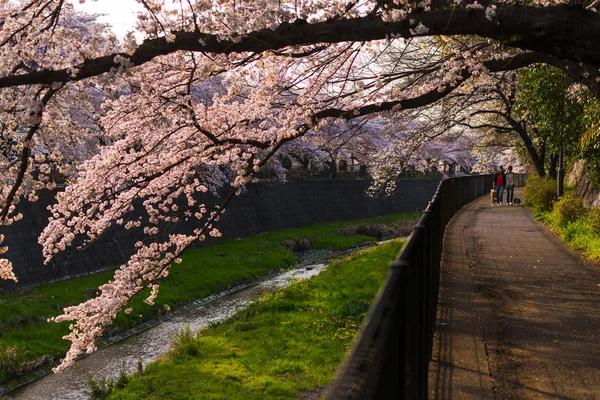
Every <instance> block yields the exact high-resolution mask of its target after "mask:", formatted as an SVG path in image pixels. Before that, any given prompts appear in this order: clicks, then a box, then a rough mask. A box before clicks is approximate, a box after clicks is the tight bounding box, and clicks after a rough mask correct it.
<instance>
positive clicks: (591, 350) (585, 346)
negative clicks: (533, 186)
mask: <svg viewBox="0 0 600 400" xmlns="http://www.w3.org/2000/svg"><path fill="white" fill-rule="evenodd" d="M516 196H517V197H519V198H522V191H518V190H517V194H516ZM445 240H446V243H445V249H447V251H446V253H445V263H444V267H443V269H442V286H441V291H440V304H439V307H438V323H437V324H438V327H437V328H438V329H437V332H436V339H435V342H434V349H433V356H432V362H431V363H430V372H429V391H430V398H431V399H461V400H462V399H511V400H512V399H600V265H597V264H593V263H590V262H584V261H582V259H581V258H580V257H579V256H578V255H576V254H574V253H572V252H571V251H569V249H568V248H567V247H566V246H565V245H563V244H562V243H561V242H559V241H558V240H557V239H556V238H554V237H553V236H552V235H551V234H548V233H547V232H545V231H544V229H543V228H542V227H540V225H539V224H538V223H537V222H536V221H535V220H534V219H533V217H532V215H531V213H530V212H529V211H528V210H527V209H526V208H525V207H522V206H513V207H510V206H505V207H491V206H490V204H489V199H487V198H486V199H480V200H477V201H475V202H474V203H472V204H470V205H468V206H467V207H465V209H463V211H461V212H460V213H459V214H458V215H457V216H456V217H455V219H454V220H453V221H452V222H451V224H450V226H449V228H448V231H447V235H446V239H445Z"/></svg>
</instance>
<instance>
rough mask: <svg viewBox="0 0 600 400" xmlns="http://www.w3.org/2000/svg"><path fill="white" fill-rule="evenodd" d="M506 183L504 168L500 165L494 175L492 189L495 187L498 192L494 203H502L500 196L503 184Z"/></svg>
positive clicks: (498, 204) (502, 192) (502, 191)
mask: <svg viewBox="0 0 600 400" xmlns="http://www.w3.org/2000/svg"><path fill="white" fill-rule="evenodd" d="M505 185H506V175H505V174H504V168H502V166H500V168H498V172H496V175H494V189H496V193H498V198H497V200H496V205H497V206H501V205H502V197H503V195H504V186H505Z"/></svg>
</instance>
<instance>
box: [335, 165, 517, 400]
mask: <svg viewBox="0 0 600 400" xmlns="http://www.w3.org/2000/svg"><path fill="white" fill-rule="evenodd" d="M492 182H493V175H478V176H467V177H457V178H448V179H444V180H443V181H442V182H440V185H439V186H438V188H437V191H436V193H435V195H434V196H433V199H432V200H431V202H430V203H429V205H428V206H427V208H426V209H425V212H424V213H423V216H422V217H421V219H420V220H419V222H418V223H417V225H416V226H415V228H414V229H413V232H412V233H411V235H410V237H409V238H408V241H407V242H406V243H405V244H404V247H403V248H402V251H400V254H399V255H398V257H397V258H396V260H395V261H394V262H393V263H392V264H391V267H390V272H389V273H388V276H387V278H386V280H385V283H384V285H383V287H382V289H381V290H380V292H379V294H378V296H377V298H376V300H375V302H374V303H373V305H372V307H371V309H370V311H369V313H368V315H367V322H366V325H365V326H364V328H363V329H362V331H361V333H360V335H359V337H358V339H357V341H356V342H355V344H354V348H353V351H352V353H351V354H350V355H349V356H348V357H347V359H346V360H345V362H344V364H343V365H342V367H341V370H340V374H339V376H338V378H337V380H336V381H335V382H334V384H333V386H332V388H331V389H330V391H329V393H328V397H327V398H328V399H329V400H341V399H411V400H413V399H426V398H427V379H428V378H427V373H428V368H429V360H430V357H431V351H432V345H433V334H434V330H435V315H436V309H437V300H438V291H439V282H440V262H441V257H442V241H443V237H444V231H445V228H446V225H447V224H448V222H450V220H451V219H452V217H453V216H454V215H455V214H456V213H457V212H458V211H459V210H460V209H461V208H462V207H463V206H465V205H466V204H468V203H470V202H472V201H473V200H475V199H477V198H479V197H481V196H483V195H485V194H487V193H489V192H490V190H491V188H492ZM524 183H525V176H524V175H523V174H519V175H517V179H516V186H523V185H524Z"/></svg>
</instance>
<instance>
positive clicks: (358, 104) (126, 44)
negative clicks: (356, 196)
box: [0, 0, 600, 369]
mask: <svg viewBox="0 0 600 400" xmlns="http://www.w3.org/2000/svg"><path fill="white" fill-rule="evenodd" d="M100 1H102V0H100ZM595 3H596V2H594V3H591V4H588V5H587V6H585V5H581V6H568V5H554V4H553V3H548V2H544V3H543V4H534V5H531V6H520V5H518V4H517V5H513V3H508V2H507V3H506V4H505V3H503V2H500V3H494V4H491V3H489V4H488V3H487V2H483V3H478V2H477V1H473V2H471V1H469V0H467V1H462V2H456V3H455V2H446V1H440V0H435V1H421V2H417V3H409V2H405V1H398V0H394V1H390V0H377V1H376V0H359V1H348V0H328V1H323V0H304V1H280V0H278V1H275V0H245V1H226V0H219V1H206V0H189V1H176V2H173V3H168V4H167V3H164V2H162V1H158V0H144V1H140V4H142V5H143V7H144V9H145V11H144V12H143V13H142V14H141V15H140V16H139V21H138V25H137V29H138V30H139V31H140V32H142V34H143V35H145V39H144V40H143V41H142V42H141V43H136V41H135V38H134V37H133V35H129V36H128V37H126V38H125V40H123V41H122V42H117V40H116V39H115V37H114V35H111V34H110V32H109V31H107V28H106V27H105V26H103V25H101V24H95V23H93V20H90V19H86V18H87V17H81V16H78V15H77V13H76V12H75V11H74V10H73V6H72V3H71V2H70V1H69V0H44V1H41V0H29V1H20V2H3V3H2V6H1V7H0V56H1V58H0V59H1V60H2V62H1V63H0V112H2V117H3V118H2V119H1V120H2V123H1V126H0V128H1V129H2V135H3V136H2V139H3V146H2V148H3V149H4V150H3V151H2V157H1V158H0V169H2V174H0V220H1V222H2V224H5V225H7V224H11V223H15V222H16V221H18V220H19V219H20V218H21V216H20V215H19V214H18V213H16V211H15V210H16V207H15V205H16V204H17V202H18V201H20V199H30V200H35V197H36V191H37V190H42V189H44V188H52V182H51V181H50V180H49V179H47V178H44V177H45V176H47V172H48V170H49V167H48V165H49V163H50V162H52V165H55V166H58V167H59V168H61V171H62V172H63V173H64V174H65V175H66V176H67V178H68V185H67V187H66V188H65V189H64V190H63V191H59V192H57V200H58V203H57V204H56V205H55V206H53V207H52V210H51V213H52V215H51V218H50V220H49V223H48V226H47V228H46V229H45V230H44V232H43V233H42V235H41V236H40V238H39V241H40V243H41V244H42V246H43V252H44V256H45V257H46V259H47V260H49V259H51V258H52V257H53V256H54V255H55V254H57V253H58V252H60V251H62V250H64V249H66V248H67V247H69V246H82V245H85V244H87V243H89V242H90V241H93V240H95V239H96V238H98V237H99V236H100V235H102V234H103V233H104V232H105V231H106V230H107V229H108V228H109V227H110V226H112V225H113V224H117V225H122V226H124V228H126V229H139V230H140V231H141V232H143V233H144V234H145V235H146V236H147V237H148V239H149V240H148V241H144V242H139V243H138V244H137V246H136V253H135V254H134V255H133V256H132V257H131V259H130V260H129V262H128V263H127V264H125V265H123V266H121V267H120V268H119V269H118V270H117V271H116V272H115V274H114V278H113V279H112V280H111V281H110V282H108V283H107V284H105V285H103V286H101V287H100V294H99V295H98V297H96V298H93V299H90V300H88V301H86V302H85V303H83V304H80V305H77V306H73V307H68V308H66V309H65V310H64V313H63V315H61V316H58V317H56V319H55V320H56V321H57V322H60V321H71V322H72V323H71V333H70V334H69V335H68V336H67V339H69V340H71V341H72V347H71V349H70V350H69V352H68V354H67V356H66V358H65V359H64V361H63V364H62V365H61V367H59V369H61V368H63V367H65V366H68V365H69V364H71V363H72V362H73V361H74V359H75V357H76V356H77V355H78V354H80V353H81V352H82V351H87V352H91V351H93V350H94V349H95V344H94V343H95V340H96V339H97V338H98V337H99V336H100V335H101V334H102V331H103V328H104V327H105V326H107V325H108V324H110V323H111V321H112V319H113V318H114V317H115V316H116V315H117V313H119V312H121V311H124V312H126V313H127V312H131V309H129V308H127V303H128V301H129V300H130V299H131V298H132V297H133V296H136V295H137V294H139V293H140V292H142V291H143V290H144V289H146V288H151V295H150V296H149V297H148V298H147V299H146V301H147V302H148V303H152V302H153V300H154V299H155V297H156V295H157V293H158V290H159V282H160V280H161V279H164V278H166V277H167V275H168V271H169V266H170V265H171V264H172V263H177V262H179V260H180V257H181V255H182V253H183V252H184V251H185V249H186V248H188V247H189V246H191V245H193V244H195V243H197V242H199V241H202V240H204V238H205V237H206V235H211V236H220V233H219V231H218V229H217V225H218V219H219V217H220V216H221V215H222V213H223V212H224V210H225V209H226V207H227V205H228V204H229V203H230V202H231V201H232V199H233V198H235V196H236V194H239V193H240V191H241V190H243V188H244V186H245V185H248V184H251V183H252V182H255V181H256V179H257V177H256V173H257V172H259V171H260V170H261V169H262V168H265V166H266V165H267V164H268V163H269V162H275V161H274V160H275V159H274V157H275V156H276V154H277V153H278V152H279V151H286V149H287V150H288V151H289V150H290V148H291V146H294V145H297V143H299V142H301V141H306V143H308V144H307V146H308V147H310V146H314V148H322V146H323V145H324V143H326V142H327V140H337V141H341V142H342V143H343V146H342V147H344V148H348V149H355V150H353V151H357V152H358V151H362V152H365V153H368V152H371V151H373V152H374V154H375V155H374V156H373V158H374V160H375V161H374V162H373V169H374V171H377V170H378V169H377V168H379V171H383V170H384V168H383V166H384V164H385V163H388V165H389V160H390V159H392V158H393V157H399V158H398V160H397V161H398V163H397V165H399V166H401V165H406V163H409V162H411V161H410V160H411V159H413V160H414V159H415V157H414V156H415V154H416V153H417V152H418V151H422V152H426V151H427V146H425V147H423V143H424V142H429V141H431V140H434V139H436V138H440V140H441V138H442V135H443V132H446V133H445V134H448V132H449V131H448V130H446V129H442V128H443V127H444V126H445V123H443V122H440V121H443V117H444V116H448V115H449V114H451V113H453V112H454V110H455V107H460V102H461V99H462V98H464V96H465V92H466V91H468V90H467V88H468V86H469V85H472V84H474V82H476V81H477V80H478V79H480V78H481V77H482V76H485V75H488V74H493V73H498V72H501V71H506V70H514V69H517V68H520V67H523V66H527V65H532V64H535V63H547V64H551V65H554V66H556V67H557V68H560V69H562V70H563V71H565V73H567V74H569V76H571V78H572V79H574V80H576V81H578V82H580V83H581V84H583V85H586V86H587V87H588V88H589V89H590V90H591V92H592V93H594V94H595V95H596V96H600V78H599V77H600V72H599V71H600V70H599V67H600V51H599V50H598V49H599V48H600V46H599V44H600V43H599V42H600V16H598V14H597V13H596V11H595V9H594V8H595V7H596V5H597V4H595ZM482 38H483V39H482ZM445 97H448V98H449V99H451V100H453V101H450V103H448V104H449V105H448V104H441V105H437V104H436V102H437V101H439V100H441V99H443V98H445ZM430 106H431V108H430V109H429V110H428V111H423V110H424V109H423V107H425V109H427V107H430ZM413 111H414V112H413ZM361 118H362V121H364V122H363V126H364V127H366V128H365V129H362V130H361V129H354V130H352V129H350V130H347V131H346V133H344V134H341V133H339V132H342V131H343V130H344V129H343V128H340V130H338V131H337V133H336V130H335V129H334V130H332V128H331V127H332V126H336V124H337V126H338V127H341V126H342V125H344V124H350V125H354V126H359V125H360V124H361V122H360V121H361ZM376 118H384V119H388V120H389V121H391V122H390V123H395V128H392V127H391V126H392V125H390V123H387V122H386V123H385V124H384V125H387V126H388V129H384V130H381V131H379V130H377V132H374V129H368V128H369V126H371V127H372V126H373V125H377V124H378V123H377V122H374V121H376ZM352 120H353V121H352ZM346 121H351V122H346ZM399 121H403V125H402V124H399V123H398V122H399ZM380 125H381V124H380ZM400 126H404V127H408V128H410V129H400V128H399V127H400ZM432 127H433V128H435V129H434V130H433V131H431V130H430V129H431V128H432ZM436 127H438V128H436ZM15 132H22V134H20V135H15ZM7 146H8V147H7ZM338 146H341V145H338ZM429 147H430V149H429V151H432V150H433V147H434V146H433V145H430V146H429ZM42 149H43V150H44V151H45V152H42ZM378 150H379V151H378ZM34 154H35V155H36V159H35V162H36V163H37V164H38V165H39V170H40V172H41V174H39V176H34V174H33V173H32V172H33V164H34V160H33V158H32V156H33V155H34ZM43 154H48V157H46V156H45V155H43ZM377 163H379V167H378V166H377ZM394 172H395V171H391V173H394ZM374 175H375V177H376V178H378V180H379V181H385V180H386V179H388V178H387V177H388V176H389V174H385V173H383V172H382V173H381V174H379V173H375V174H374ZM379 175H380V176H379ZM223 186H230V187H231V191H230V194H229V195H228V196H225V197H224V198H223V199H222V204H221V206H220V207H217V208H214V209H208V208H207V207H206V206H205V205H204V204H199V203H198V201H197V200H196V199H195V196H194V194H195V193H197V192H216V189H217V188H219V187H223ZM182 199H183V201H180V200H182ZM182 204H183V205H182ZM137 205H141V207H142V209H143V211H144V212H145V214H146V217H147V218H145V219H143V220H130V219H128V215H129V213H130V211H131V210H132V209H133V208H134V207H136V206H137ZM183 217H185V218H193V219H195V220H197V226H198V228H197V229H196V230H195V231H194V233H193V234H190V235H170V236H168V237H166V239H161V240H159V239H157V238H158V237H162V236H160V235H158V234H159V233H161V232H160V231H159V230H160V228H159V227H160V223H161V222H164V221H169V222H176V221H178V220H179V219H180V218H183ZM142 221H143V222H142ZM1 240H2V237H1V236H0V241H1ZM3 251H5V249H1V248H0V252H3ZM0 276H1V277H2V278H5V279H16V277H15V276H14V274H13V272H12V266H11V264H10V261H9V260H7V259H0Z"/></svg>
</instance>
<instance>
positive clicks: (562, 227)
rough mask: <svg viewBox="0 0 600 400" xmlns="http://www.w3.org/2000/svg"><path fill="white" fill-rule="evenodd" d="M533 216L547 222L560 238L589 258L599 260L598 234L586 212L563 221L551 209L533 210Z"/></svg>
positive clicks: (599, 244) (599, 236) (599, 242)
mask: <svg viewBox="0 0 600 400" xmlns="http://www.w3.org/2000/svg"><path fill="white" fill-rule="evenodd" d="M534 216H535V218H536V219H537V220H538V221H540V222H543V223H545V224H547V225H548V226H550V228H552V230H553V231H554V232H556V233H557V234H558V235H559V236H560V238H561V240H562V241H563V242H565V243H566V244H568V245H569V247H570V248H572V249H573V250H575V251H579V252H581V253H583V254H584V255H585V256H586V257H588V258H589V259H591V260H600V234H598V233H597V232H596V231H595V230H594V229H593V228H592V225H593V224H592V222H591V221H590V219H591V218H592V217H591V216H590V214H588V213H586V214H584V215H582V216H581V217H580V218H577V219H575V220H574V221H564V220H562V219H561V218H560V217H559V216H558V215H557V213H556V212H555V211H554V210H552V211H537V212H534Z"/></svg>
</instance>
